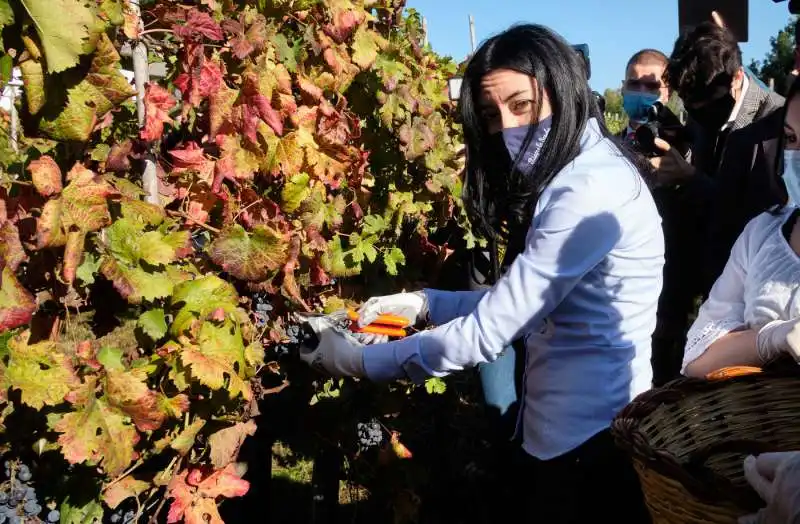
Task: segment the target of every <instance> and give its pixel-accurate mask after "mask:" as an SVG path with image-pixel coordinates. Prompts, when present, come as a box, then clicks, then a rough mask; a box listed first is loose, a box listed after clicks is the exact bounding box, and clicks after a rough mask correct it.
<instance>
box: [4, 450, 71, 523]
mask: <svg viewBox="0 0 800 524" xmlns="http://www.w3.org/2000/svg"><path fill="white" fill-rule="evenodd" d="M5 473H6V478H7V479H8V481H7V482H3V484H2V485H1V486H0V524H6V523H7V524H22V523H23V522H28V521H30V520H33V519H36V522H39V520H38V517H39V516H40V515H41V513H42V505H41V504H40V503H39V497H38V496H37V494H36V488H35V487H34V486H33V475H32V474H31V469H30V467H28V466H27V465H26V464H15V463H12V462H10V461H6V462H5ZM60 519H61V515H60V514H59V512H58V510H55V509H53V510H50V511H48V512H47V515H45V517H44V520H45V522H49V523H55V522H58V521H59V520H60Z"/></svg>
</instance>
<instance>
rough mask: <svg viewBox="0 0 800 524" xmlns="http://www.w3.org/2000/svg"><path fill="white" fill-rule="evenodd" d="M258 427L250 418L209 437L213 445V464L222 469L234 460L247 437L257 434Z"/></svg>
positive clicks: (209, 441)
mask: <svg viewBox="0 0 800 524" xmlns="http://www.w3.org/2000/svg"><path fill="white" fill-rule="evenodd" d="M256 429H257V427H256V423H255V422H254V421H252V420H248V421H247V422H239V423H237V424H234V425H233V426H231V427H229V428H225V429H221V430H219V431H217V432H216V433H214V434H213V435H211V436H210V437H208V443H209V444H210V445H211V464H212V465H213V466H214V467H215V468H217V469H222V468H224V467H225V466H227V465H228V464H230V463H231V462H234V461H235V460H236V458H237V457H238V456H239V449H240V448H241V447H242V444H243V443H244V441H245V439H246V438H247V437H252V436H253V435H255V434H256Z"/></svg>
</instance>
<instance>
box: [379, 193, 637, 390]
mask: <svg viewBox="0 0 800 524" xmlns="http://www.w3.org/2000/svg"><path fill="white" fill-rule="evenodd" d="M576 189H577V188H571V189H569V188H565V189H562V190H560V194H559V195H558V196H554V197H553V199H552V200H551V201H550V203H549V205H547V206H545V208H544V209H543V210H542V212H541V213H540V215H539V216H538V217H537V220H536V222H538V225H537V226H536V227H535V229H534V230H533V231H532V232H531V233H529V236H528V242H527V245H526V247H525V250H524V252H523V253H522V254H521V255H520V256H518V257H517V258H516V260H515V261H514V263H513V264H512V265H511V267H510V268H509V270H508V272H507V273H506V274H505V275H504V276H503V277H501V278H500V279H499V280H498V281H497V283H496V284H495V285H494V287H492V288H491V289H490V290H489V291H487V292H486V293H485V294H483V296H482V297H481V298H480V300H479V301H478V303H477V305H476V306H475V308H474V309H473V310H472V311H471V312H470V313H469V314H467V315H465V316H461V317H459V318H456V319H454V320H452V321H450V322H448V323H446V324H444V325H441V326H439V327H437V328H435V329H432V330H429V331H424V332H422V333H418V334H416V335H413V336H411V337H408V338H405V339H402V340H398V341H394V342H389V343H386V344H376V345H373V346H370V347H369V348H368V349H367V350H366V351H365V352H364V367H365V370H366V372H367V376H368V377H369V378H370V379H372V380H376V381H379V380H392V379H397V378H401V377H404V376H407V377H409V378H411V379H413V380H415V381H421V380H424V379H425V378H427V377H428V376H443V375H446V374H449V373H451V372H453V371H458V370H462V369H464V368H466V367H471V366H475V365H477V364H479V363H481V362H487V361H492V360H494V359H495V358H496V357H497V355H498V354H499V353H500V352H501V351H502V350H503V348H505V347H506V346H508V345H509V344H510V343H511V342H512V341H513V340H515V339H516V338H518V337H520V336H521V335H522V334H524V333H525V332H526V331H527V330H529V329H530V328H531V326H536V325H538V323H539V322H541V321H542V320H543V319H544V318H545V317H546V316H547V315H549V314H550V313H551V312H552V311H553V309H555V308H556V306H558V304H559V303H560V302H561V301H562V300H563V299H564V297H565V296H566V295H567V294H568V293H569V292H570V291H571V290H572V289H573V288H574V287H575V285H576V284H577V283H578V282H579V281H580V280H581V279H582V278H583V277H584V276H585V275H586V274H587V273H588V272H589V271H590V270H591V269H592V268H594V267H595V266H596V265H597V264H598V263H600V262H601V261H602V260H603V259H604V258H605V257H606V255H607V254H608V253H609V252H610V251H611V249H612V248H613V247H614V246H615V245H616V244H617V242H618V241H619V238H620V235H621V233H620V224H619V221H618V219H617V216H616V215H615V214H614V213H613V212H607V211H602V210H601V209H598V207H599V205H598V200H597V199H598V198H600V199H601V198H602V196H598V195H595V194H593V192H592V191H589V190H588V189H589V188H587V187H585V186H583V187H581V188H580V190H576ZM587 210H588V213H589V214H586V212H587Z"/></svg>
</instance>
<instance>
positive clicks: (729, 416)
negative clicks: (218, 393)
mask: <svg viewBox="0 0 800 524" xmlns="http://www.w3.org/2000/svg"><path fill="white" fill-rule="evenodd" d="M754 371H755V372H754ZM612 432H613V434H614V436H615V438H616V440H617V442H618V444H619V445H621V446H622V447H623V448H625V449H626V450H628V452H629V453H630V454H631V456H632V457H633V462H634V466H635V467H636V471H637V473H638V475H639V479H640V480H641V483H642V489H643V491H644V495H645V499H646V501H647V506H648V508H649V510H650V514H651V515H652V517H653V522H654V524H660V523H664V524H666V523H670V524H682V523H687V524H688V523H698V524H699V523H703V524H708V523H719V524H723V523H724V524H732V523H733V524H735V523H736V521H737V518H738V517H740V516H742V515H746V514H748V513H752V512H754V511H757V510H758V508H760V507H762V506H763V502H762V501H761V499H760V498H759V497H758V495H757V494H756V493H755V491H753V490H752V488H750V486H749V485H748V484H747V482H746V481H745V479H744V473H743V469H742V462H743V460H744V457H745V456H746V455H748V454H757V453H763V452H765V451H789V450H798V449H800V376H799V375H798V366H797V365H796V364H793V365H792V366H789V367H787V366H779V367H777V368H774V369H770V370H764V371H763V372H760V370H752V369H749V370H747V369H745V370H731V369H726V370H722V371H721V372H719V373H717V374H716V377H715V379H714V380H701V379H691V378H681V379H678V380H675V381H673V382H671V383H669V384H667V385H665V386H664V387H662V388H658V389H654V390H651V391H648V392H646V393H643V394H641V395H639V396H638V397H637V398H636V399H635V400H634V401H633V402H632V403H631V404H629V405H628V406H627V407H626V408H625V409H624V410H623V411H622V412H621V413H620V414H619V415H618V416H617V418H616V419H615V420H614V422H613V424H612Z"/></svg>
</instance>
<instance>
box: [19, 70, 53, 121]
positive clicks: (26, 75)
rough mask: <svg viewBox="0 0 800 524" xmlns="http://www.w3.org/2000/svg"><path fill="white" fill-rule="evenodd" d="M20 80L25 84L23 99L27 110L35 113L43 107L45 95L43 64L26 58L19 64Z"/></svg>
mask: <svg viewBox="0 0 800 524" xmlns="http://www.w3.org/2000/svg"><path fill="white" fill-rule="evenodd" d="M19 69H20V72H21V73H22V82H23V84H24V85H25V101H26V102H27V103H28V111H29V112H30V114H32V115H36V114H38V113H39V111H41V110H42V107H44V104H45V101H46V99H47V95H46V94H45V87H44V65H43V64H42V62H41V61H40V60H35V59H33V58H28V59H26V60H23V61H21V62H20V64H19Z"/></svg>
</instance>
